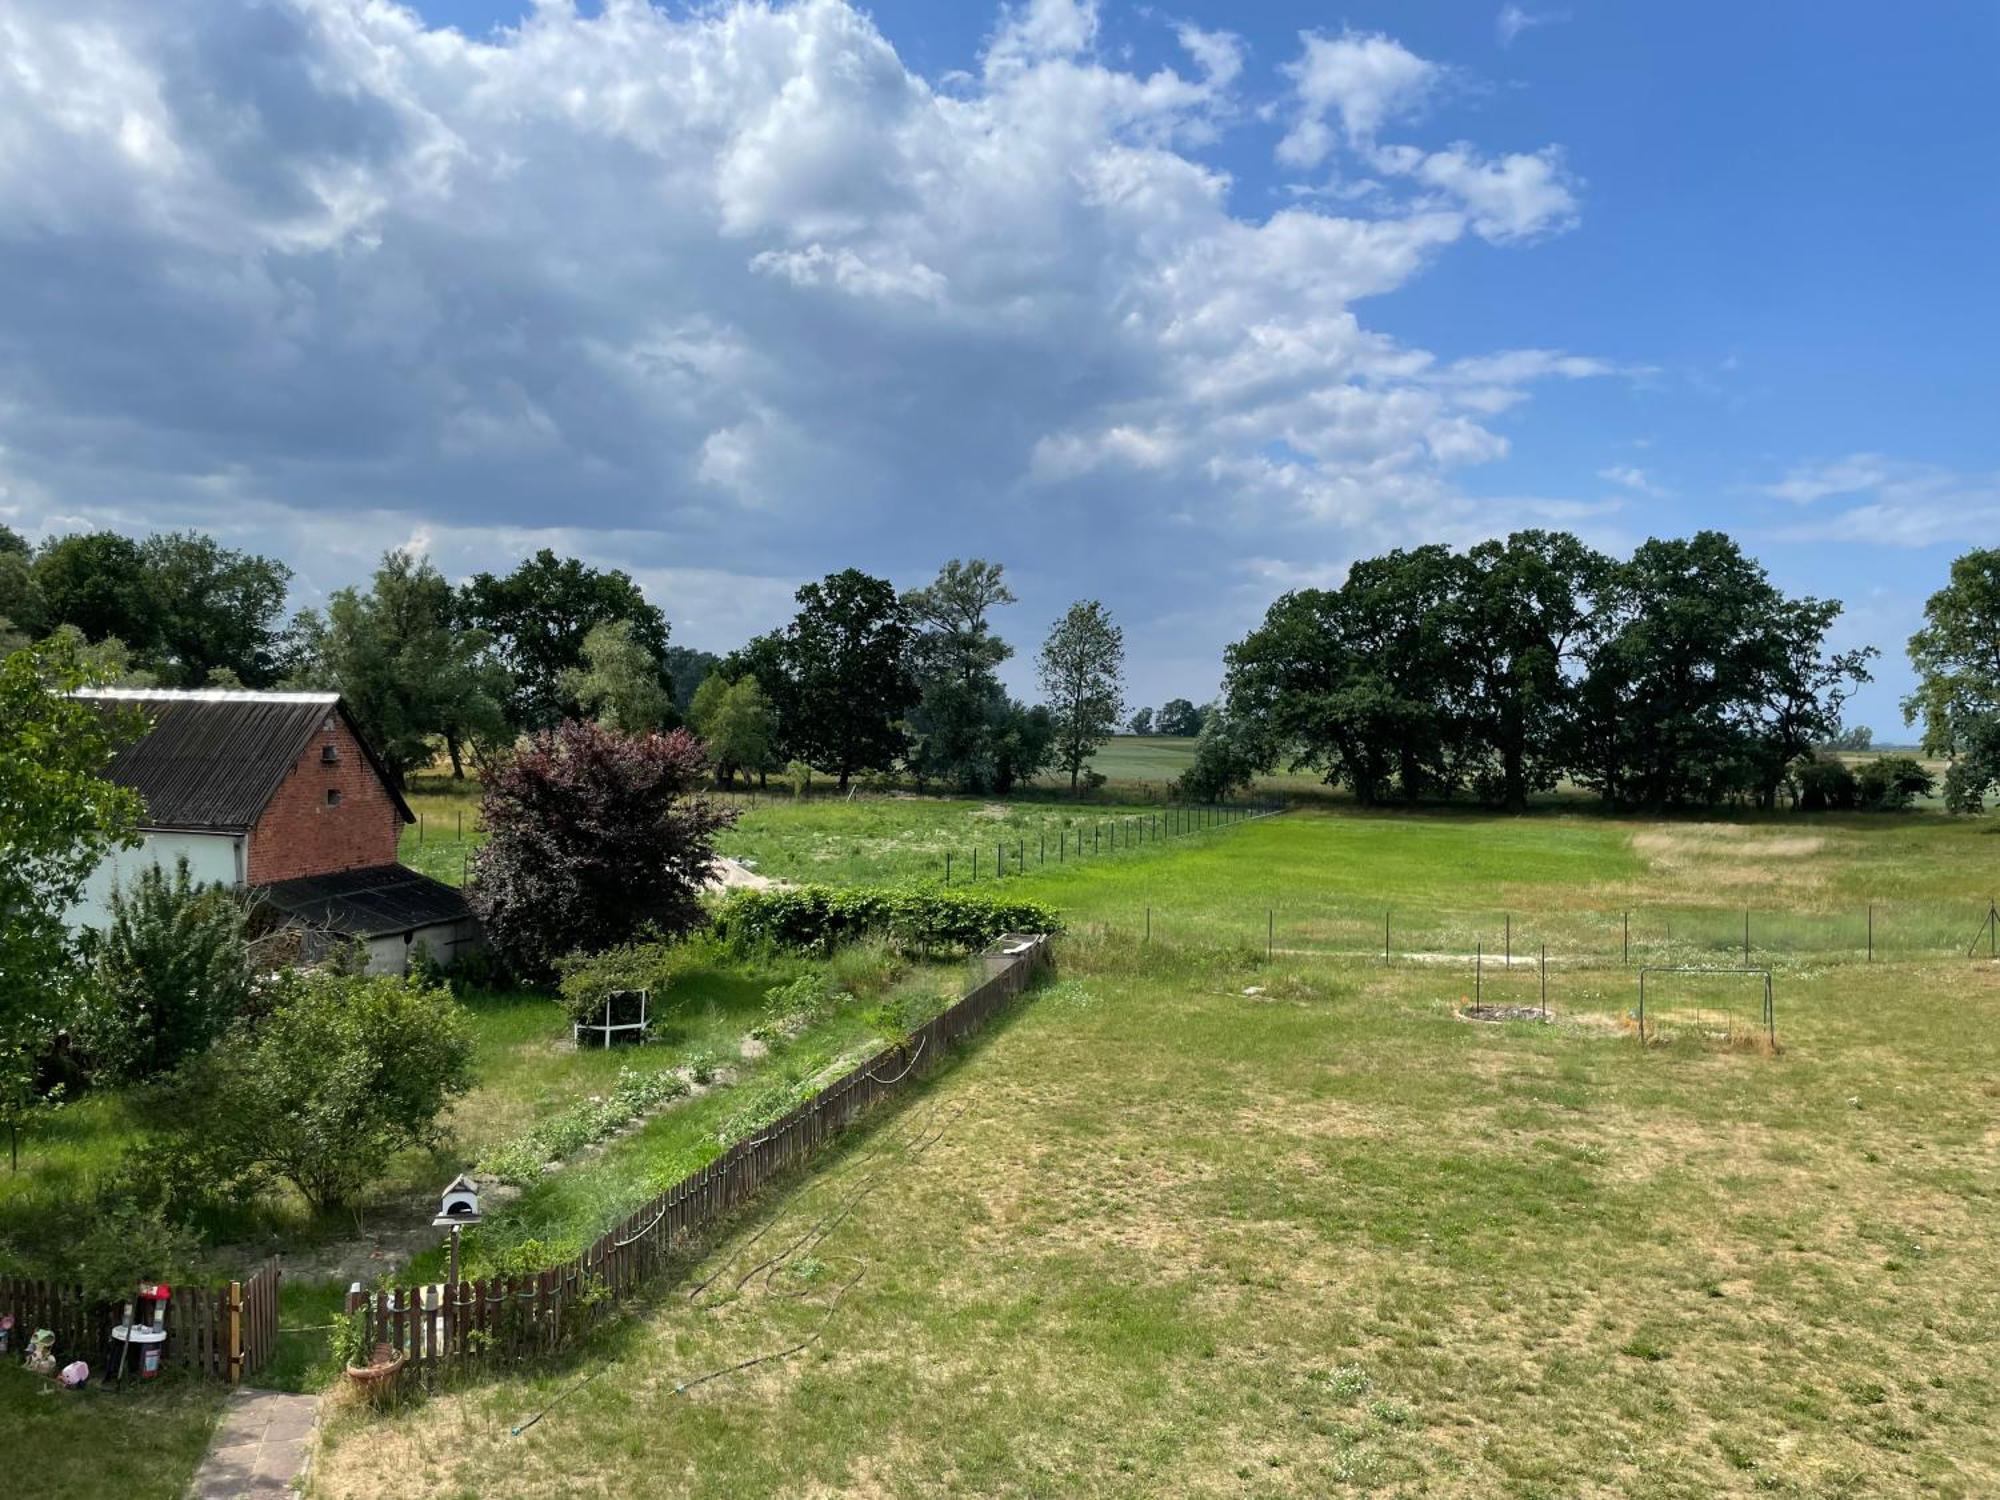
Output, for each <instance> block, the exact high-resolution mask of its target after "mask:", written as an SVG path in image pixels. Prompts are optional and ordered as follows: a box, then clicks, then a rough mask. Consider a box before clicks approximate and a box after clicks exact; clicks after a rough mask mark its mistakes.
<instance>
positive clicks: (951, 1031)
mask: <svg viewBox="0 0 2000 1500" xmlns="http://www.w3.org/2000/svg"><path fill="white" fill-rule="evenodd" d="M980 958H981V962H982V964H983V965H984V967H985V971H986V978H985V979H984V980H983V981H982V982H981V983H980V984H978V985H977V986H975V987H974V988H973V989H972V990H971V991H970V992H969V993H968V994H966V995H965V996H964V997H963V998H961V999H959V1000H957V1001H955V1002H954V1003H953V1004H952V1005H951V1006H949V1007H948V1008H947V1009H945V1010H943V1011H941V1012H939V1013H938V1015H936V1016H935V1017H933V1018H932V1019H931V1020H930V1021H928V1022H926V1023H925V1024H924V1025H923V1026H920V1027H919V1028H917V1030H916V1031H915V1032H914V1033H912V1034H911V1036H910V1037H909V1038H908V1039H907V1040H906V1041H904V1042H900V1043H898V1044H896V1045H894V1046H891V1047H888V1048H886V1049H884V1050H883V1051H881V1052H879V1053H877V1054H876V1055H875V1056H874V1057H872V1058H870V1059H869V1060H868V1061H867V1062H865V1063H862V1064H861V1065H860V1066H859V1067H857V1068H855V1069H854V1070H853V1071H852V1072H850V1073H848V1074H847V1075H846V1076H845V1077H843V1078H841V1079H839V1080H838V1081H837V1082H834V1083H832V1084H829V1085H828V1086H827V1087H826V1088H824V1089H822V1090H821V1091H820V1092H819V1093H817V1094H815V1095H814V1096H813V1097H812V1098H810V1099H808V1100H806V1101H805V1102H804V1103H803V1104H801V1105H799V1106H798V1107H797V1108H796V1109H794V1110H793V1111H792V1112H791V1113H790V1114H788V1115H786V1116H785V1117H784V1118H783V1119H780V1120H778V1121H777V1122H776V1123H774V1124H773V1125H771V1126H770V1127H769V1128H767V1129H766V1130H764V1131H763V1132H762V1133H761V1134H759V1135H757V1136H755V1137H754V1138H751V1139H747V1140H742V1141H738V1142H737V1143H736V1144H735V1145H733V1146H731V1147H730V1148H729V1149H728V1150H727V1151H725V1152H723V1154H722V1155H721V1156H719V1157H717V1158H716V1159H715V1160H714V1161H712V1162H710V1163H709V1164H708V1165H707V1166H705V1167H703V1168H701V1169H700V1170H699V1171H697V1172H694V1173H692V1174H691V1175H689V1176H687V1177H685V1178H683V1179H682V1180H681V1181H680V1182H678V1183H676V1184H674V1186H672V1187H670V1188H668V1189H667V1190H666V1191H665V1192H664V1193H661V1194H660V1195H659V1196H658V1197H657V1198H655V1199H653V1200H652V1201H651V1202H650V1203H648V1204H646V1205H645V1206H644V1207H643V1208H640V1209H639V1210H637V1211H636V1212H635V1213H633V1214H631V1215H629V1216H628V1217H626V1218H625V1219H623V1220H621V1221H620V1222H619V1223H618V1224H616V1225H614V1226H613V1227H612V1228H611V1229H610V1230H608V1231H607V1232H606V1233H605V1234H604V1235H602V1236H601V1237H600V1238H599V1239H598V1240H597V1241H596V1243H594V1244H593V1245H591V1246H590V1248H589V1249H587V1250H585V1251H584V1252H583V1254H581V1255H579V1256H578V1257H576V1258H575V1259H574V1260H571V1261H567V1262H565V1263H564V1264H562V1265H559V1266H552V1267H550V1268H549V1269H547V1270H544V1271H539V1272H536V1273H533V1274H531V1275H525V1276H495V1277H489V1278H485V1279H481V1280H475V1281H461V1282H459V1283H457V1284H456V1285H451V1284H443V1285H431V1286H398V1287H391V1288H385V1289H382V1290H378V1291H376V1292H374V1293H372V1294H371V1293H365V1292H362V1291H359V1290H356V1291H352V1292H350V1293H349V1294H348V1298H347V1311H348V1313H349V1314H350V1315H352V1314H354V1313H355V1312H357V1311H359V1312H361V1313H362V1314H363V1319H362V1321H363V1325H364V1328H363V1333H364V1339H365V1343H366V1345H367V1347H369V1348H376V1347H378V1346H379V1345H382V1344H387V1345H388V1346H389V1349H390V1351H391V1353H392V1354H401V1355H403V1356H405V1357H406V1358H407V1360H408V1368H411V1369H415V1370H417V1371H419V1372H427V1371H431V1370H435V1369H438V1368H440V1367H442V1366H444V1365H446V1364H448V1363H453V1362H457V1361H462V1360H467V1359H473V1358H479V1357H493V1356H498V1357H502V1358H516V1359H518V1358H523V1357H529V1356H533V1355H535V1354H541V1353H548V1352H551V1351H553V1350H555V1349H558V1348H560V1347H562V1346H563V1345H564V1344H566V1343H568V1342H569V1341H571V1340H572V1339H574V1338H575V1337H577V1336H578V1335H579V1334H581V1333H583V1332H584V1331H586V1330H587V1329H588V1328H590V1327H591V1326H592V1325H594V1324H595V1323H596V1322H597V1320H598V1319H599V1318H600V1317H602V1316H604V1315H605V1313H606V1312H607V1311H608V1310H610V1309H612V1308H614V1307H615V1306H616V1305H617V1303H618V1302H619V1300H620V1299H621V1298H623V1297H625V1296H626V1295H627V1294H629V1293H631V1292H633V1291H636V1290H637V1289H638V1288H639V1287H640V1286H641V1284H643V1283H644V1282H645V1281H646V1280H648V1279H649V1278H650V1277H652V1276H654V1275H655V1274H657V1273H658V1272H659V1271H660V1270H661V1269H662V1267H663V1266H664V1265H665V1264H666V1261H667V1258H668V1254H669V1252H670V1250H671V1249H672V1247H673V1246H675V1245H676V1244H677V1243H681V1242H683V1241H685V1240H686V1239H687V1238H688V1237H689V1236H691V1235H692V1234H693V1233H694V1232H695V1231H697V1230H699V1229H701V1228H702V1227H704V1226H706V1225H708V1224H710V1223H712V1222H714V1221H715V1220H716V1219H718V1218H720V1217H722V1216H723V1215H725V1214H727V1213H729V1212H730V1211H731V1210H732V1209H734V1208H736V1207H737V1206H738V1205H740V1204H742V1203H744V1202H746V1201H747V1200H749V1199H750V1198H751V1197H753V1196H754V1195H755V1194H756V1193H757V1192H758V1191H759V1190H760V1189H761V1188H762V1187H763V1186H764V1185H765V1184H766V1183H768V1182H769V1181H770V1180H771V1179H772V1178H773V1177H776V1176H778V1175H779V1174H781V1173H783V1172H785V1171H787V1170H789V1169H790V1168H793V1167H795V1166H797V1165H798V1164H799V1163H800V1162H802V1161H804V1160H805V1159H806V1157H807V1156H809V1155H810V1154H811V1153H812V1152H813V1151H814V1150H815V1149H817V1148H818V1147H819V1146H820V1145H822V1144H823V1143H824V1142H826V1141H828V1140H830V1139H832V1138H833V1137H834V1136H836V1135H838V1134H839V1133H840V1132H841V1131H842V1130H843V1129H845V1128H846V1127H847V1126H848V1125H849V1124H850V1123H852V1122H853V1121H854V1120H855V1119H856V1118H857V1117H859V1116H860V1115H861V1114H863V1113H865V1112H866V1111H867V1110H868V1109H869V1108H870V1107H871V1106H872V1105H874V1104H875V1103H877V1102H878V1101H879V1100H882V1099H885V1098H889V1097H891V1096H893V1095H895V1094H897V1093H899V1092H901V1091H903V1090H904V1089H906V1088H908V1087H909V1086H911V1085H912V1084H913V1083H914V1081H915V1080H916V1079H917V1078H919V1077H921V1076H922V1074H923V1073H925V1072H928V1071H929V1069H930V1068H931V1067H932V1066H934V1065H935V1064H936V1063H937V1062H938V1061H939V1060H940V1059H941V1058H942V1057H943V1056H944V1055H945V1054H946V1053H947V1052H948V1051H949V1050H950V1049H951V1048H952V1047H953V1046H954V1045H955V1044H956V1043H958V1042H959V1041H961V1040H963V1039H964V1038H966V1037H968V1036H971V1035H972V1034H973V1033H975V1032H978V1031H980V1030H982V1029H984V1027H985V1026H986V1024H987V1023H988V1022H989V1021H990V1020H992V1018H993V1016H994V1015H995V1014H996V1013H997V1012H998V1011H1000V1010H1001V1009H1002V1008H1003V1007H1004V1006H1006V1005H1007V1003H1008V1002H1009V1001H1011V1000H1013V999H1014V998H1015V997H1016V996H1017V995H1019V994H1020V993H1021V991H1022V990H1024V989H1025V988H1027V986H1028V984H1029V982H1030V981H1031V980H1032V979H1033V978H1034V976H1035V975H1036V973H1037V972H1038V971H1040V970H1041V969H1042V968H1044V967H1045V966H1046V965H1047V964H1048V963H1049V958H1050V955H1049V943H1048V939H1047V937H1046V936H1043V935H1039V934H1037V935H1010V936H1008V937H1005V938H1002V939H1001V940H1000V941H999V942H998V943H996V944H994V945H993V946H992V947H991V948H989V949H988V950H987V951H986V952H985V953H984V954H982V955H981V956H980Z"/></svg>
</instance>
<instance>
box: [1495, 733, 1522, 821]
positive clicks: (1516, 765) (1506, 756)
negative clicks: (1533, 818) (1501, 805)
mask: <svg viewBox="0 0 2000 1500" xmlns="http://www.w3.org/2000/svg"><path fill="white" fill-rule="evenodd" d="M1521 759H1522V756H1521V747H1520V746H1519V745H1518V744H1511V745H1509V746H1507V748H1506V749H1505V750H1504V751H1502V752H1501V755H1500V776H1501V782H1502V792H1503V796H1504V799H1505V801H1506V806H1507V811H1508V812H1510V813H1524V812H1526V811H1527V810H1528V788H1527V785H1526V781H1527V778H1526V776H1525V775H1524V774H1523V772H1522V770H1521Z"/></svg>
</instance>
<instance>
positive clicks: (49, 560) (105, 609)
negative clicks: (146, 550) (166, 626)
mask: <svg viewBox="0 0 2000 1500" xmlns="http://www.w3.org/2000/svg"><path fill="white" fill-rule="evenodd" d="M35 588H36V591H37V592H38V593H39V595H40V597H41V608H42V624H43V626H44V628H46V629H48V630H54V629H55V628H56V627H57V626H60V625H74V626H75V627H76V628H77V629H78V630H79V631H81V632H82V633H83V636H84V639H86V640H91V641H101V640H103V639H104V638H105V637H106V636H117V637H118V639H119V640H121V641H123V642H125V643H126V645H128V646H130V647H131V648H133V649H134V650H135V651H138V652H141V653H144V652H145V651H146V650H147V649H148V648H149V647H151V645H152V644H153V642H154V641H155V640H156V639H157V637H158V635H159V628H160V604H159V595H158V593H157V592H156V591H155V589H154V587H153V580H152V579H151V578H150V577H148V576H147V572H146V560H145V557H144V556H143V555H142V554H141V552H140V551H139V544H138V543H137V542H135V541H133V540H132V539H131V538H130V537H123V536H119V535H118V534H117V533H116V532H112V531H91V532H83V533H79V534H77V535H74V536H64V537H57V538H55V539H54V540H52V541H49V542H46V543H44V544H43V546H42V548H41V550H40V551H39V552H37V553H36V554H35Z"/></svg>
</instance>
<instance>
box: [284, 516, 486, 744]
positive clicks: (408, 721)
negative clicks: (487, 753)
mask: <svg viewBox="0 0 2000 1500" xmlns="http://www.w3.org/2000/svg"><path fill="white" fill-rule="evenodd" d="M294 632H295V634H296V635H297V636H298V638H299V641H300V643H301V645H300V656H301V659H302V668H301V670H300V672H299V679H298V680H301V681H304V682H309V683H315V684H318V685H321V686H326V687H331V688H333V689H335V690H336V691H338V692H339V693H340V694H341V695H342V696H343V697H344V698H346V700H347V706H348V710H349V712H351V713H352V714H353V715H354V718H355V722H356V723H357V724H359V725H360V727H361V730H362V733H363V734H364V735H366V736H367V739H368V743H369V744H371V745H372V746H374V747H375V750H376V752H377V753H378V754H379V755H381V757H382V759H383V761H384V762H385V763H386V764H387V765H388V767H389V769H390V771H391V773H392V774H394V775H395V776H397V777H398V778H401V777H403V776H405V775H407V774H408V773H409V772H411V771H413V770H416V769H418V768H419V767H422V766H426V765H428V764H430V761H431V758H432V757H433V756H434V755H435V754H436V753H437V743H438V742H439V741H440V740H442V741H443V742H444V743H445V745H446V748H447V749H448V750H449V752H450V754H451V760H452V770H453V773H454V774H458V775H462V774H463V766H462V747H463V746H465V745H467V744H471V745H474V746H482V747H491V746H494V745H497V744H498V743H500V742H501V741H502V740H504V738H505V737H506V719H505V714H504V711H503V708H502V701H501V700H502V695H503V694H504V692H505V690H506V680H505V677H504V674H503V673H502V671H501V670H500V668H499V667H498V665H497V664H496V663H495V662H494V661H493V659H492V657H491V656H490V654H489V645H490V641H489V638H488V637H487V636H486V635H485V633H484V632H482V631H478V630H468V629H463V628H461V627H460V626H459V625H458V624H457V617H456V601H455V599H454V596H453V594H452V589H451V585H450V584H449V583H447V582H446V581H445V579H444V575H443V574H441V573H439V572H438V570H437V568H436V567H435V566H434V565H433V564H432V563H431V561H430V560H429V559H428V558H424V557H418V556H416V555H415V554H413V553H409V552H389V553H386V554H384V556H383V558H382V565H381V567H379V568H378V569H376V571H375V578H374V582H373V584H372V585H371V586H370V588H369V590H368V592H367V593H365V594H364V593H362V592H360V591H359V590H357V589H351V588H348V589H342V590H340V591H339V592H338V593H336V594H335V595H334V596H333V597H332V599H331V600H329V601H328V604H327V611H326V617H325V619H324V620H321V619H320V618H318V617H317V616H315V615H313V614H311V613H310V612H308V613H306V614H304V615H302V616H301V617H300V619H299V621H298V622H297V623H296V624H295V626H294Z"/></svg>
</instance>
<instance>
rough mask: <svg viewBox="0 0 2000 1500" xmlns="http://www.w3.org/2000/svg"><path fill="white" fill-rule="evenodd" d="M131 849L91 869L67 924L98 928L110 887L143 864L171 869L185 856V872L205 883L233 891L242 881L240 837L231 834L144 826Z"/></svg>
mask: <svg viewBox="0 0 2000 1500" xmlns="http://www.w3.org/2000/svg"><path fill="white" fill-rule="evenodd" d="M141 837H142V838H143V840H144V842H143V843H141V844H140V845H139V847H138V848H136V849H120V850H117V851H116V852H114V853H113V854H111V855H110V856H108V857H107V858H106V859H105V861H104V862H103V863H102V864H100V865H99V866H98V867H97V868H96V869H95V870H93V871H92V872H91V875H90V879H89V880H88V881H86V882H85V883H84V887H83V896H82V898H81V899H80V900H78V902H77V903H76V905H75V906H73V907H71V908H70V911H69V925H70V926H71V927H103V926H104V925H105V923H107V922H109V921H110V920H111V892H112V891H113V890H115V889H117V888H119V887H121V886H126V885H130V884H131V883H132V880H133V878H134V877H135V876H137V875H138V873H139V872H140V871H141V870H143V869H145V868H146V866H148V865H160V866H163V867H164V868H166V869H168V870H172V869H173V867H174V862H175V861H176V860H177V859H180V858H181V857H182V856H183V855H185V856H186V857H187V862H188V873H189V875H190V876H192V877H193V878H194V879H195V880H197V881H200V882H202V883H203V884H205V885H225V886H228V887H229V888H230V889H231V890H235V889H236V888H238V887H239V886H241V885H242V884H243V838H242V835H240V834H233V833H175V832H169V831H166V830H159V829H155V830H148V831H147V832H145V833H144V834H142V835H141Z"/></svg>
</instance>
